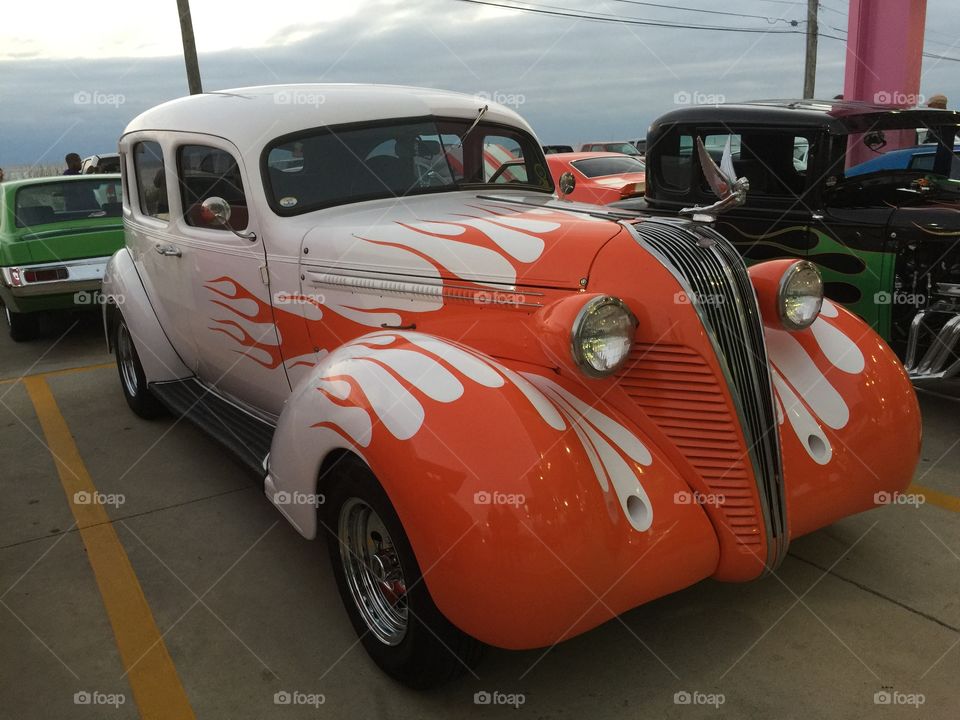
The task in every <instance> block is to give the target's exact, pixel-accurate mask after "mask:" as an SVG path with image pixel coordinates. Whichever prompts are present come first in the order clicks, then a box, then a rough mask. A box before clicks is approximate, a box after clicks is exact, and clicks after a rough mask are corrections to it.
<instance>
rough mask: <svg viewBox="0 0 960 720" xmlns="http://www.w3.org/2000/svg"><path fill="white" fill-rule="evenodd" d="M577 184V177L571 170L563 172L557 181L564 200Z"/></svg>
mask: <svg viewBox="0 0 960 720" xmlns="http://www.w3.org/2000/svg"><path fill="white" fill-rule="evenodd" d="M576 186H577V179H576V178H575V177H574V176H573V173H572V172H570V171H569V170H568V171H567V172H565V173H563V175H561V176H560V178H559V180H558V182H557V189H559V190H560V199H561V200H562V199H563V198H565V197H566V196H567V195H569V194H570V193H572V192H573V189H574V188H575V187H576Z"/></svg>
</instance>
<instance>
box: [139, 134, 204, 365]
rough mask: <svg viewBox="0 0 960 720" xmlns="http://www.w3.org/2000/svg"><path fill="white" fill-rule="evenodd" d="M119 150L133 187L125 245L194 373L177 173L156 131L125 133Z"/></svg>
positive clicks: (155, 307) (190, 298) (165, 327)
mask: <svg viewBox="0 0 960 720" xmlns="http://www.w3.org/2000/svg"><path fill="white" fill-rule="evenodd" d="M121 149H123V150H125V151H126V152H125V153H124V154H125V156H126V157H127V166H126V170H127V172H128V177H132V178H133V182H128V183H127V187H128V188H130V189H132V190H133V192H132V193H131V197H130V198H129V201H128V203H127V206H126V207H125V208H124V221H125V230H126V240H127V247H128V248H129V250H130V253H131V254H132V255H133V260H134V263H135V264H136V266H137V270H138V271H139V273H140V278H141V280H142V281H143V285H144V288H145V289H146V292H147V297H148V298H149V299H150V304H151V305H152V307H153V310H154V312H156V314H157V319H158V320H159V321H160V325H161V327H162V328H163V331H164V333H166V335H167V337H168V338H169V340H170V343H171V344H172V345H173V348H174V350H176V352H177V354H178V355H179V356H180V359H181V360H183V363H184V364H185V365H186V366H187V367H188V368H190V369H191V370H192V371H194V372H196V371H197V366H198V361H197V346H196V343H195V342H194V337H193V329H192V328H191V320H190V319H191V317H192V315H193V291H192V289H191V281H192V276H191V273H190V271H189V263H190V259H191V257H190V253H191V251H190V249H189V248H188V247H187V246H186V245H185V243H183V242H182V240H181V238H180V236H179V235H177V233H176V232H175V229H174V227H172V225H175V222H171V214H170V203H169V198H170V196H171V186H172V187H173V192H174V193H175V192H176V185H175V183H176V175H175V173H173V172H168V168H170V167H171V166H172V158H170V157H168V155H167V153H166V152H165V150H164V148H163V145H162V144H161V142H160V139H159V136H153V135H149V134H147V135H142V134H138V135H136V136H133V137H127V138H124V141H123V144H122V148H121Z"/></svg>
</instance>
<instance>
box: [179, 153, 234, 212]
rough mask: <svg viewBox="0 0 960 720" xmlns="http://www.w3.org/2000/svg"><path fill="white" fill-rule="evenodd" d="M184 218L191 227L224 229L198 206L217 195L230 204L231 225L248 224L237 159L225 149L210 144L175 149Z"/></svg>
mask: <svg viewBox="0 0 960 720" xmlns="http://www.w3.org/2000/svg"><path fill="white" fill-rule="evenodd" d="M177 165H178V167H179V171H180V194H181V197H182V200H183V212H184V220H186V222H187V224H188V225H193V226H194V227H203V228H211V229H214V230H227V228H225V227H223V226H222V225H219V224H216V223H214V222H213V221H212V219H211V218H208V217H206V215H205V214H204V212H203V211H202V207H201V205H202V204H203V201H204V200H206V199H207V198H212V197H219V198H222V199H223V200H226V201H227V202H228V203H229V204H230V221H229V222H230V227H232V228H233V229H234V230H243V229H244V228H245V227H247V199H246V196H245V195H244V192H243V180H242V179H241V177H240V168H239V166H238V165H237V161H236V160H235V159H234V157H233V155H231V154H230V153H229V152H227V151H226V150H221V149H220V148H215V147H210V146H209V145H184V146H182V147H181V148H180V149H179V151H178V152H177Z"/></svg>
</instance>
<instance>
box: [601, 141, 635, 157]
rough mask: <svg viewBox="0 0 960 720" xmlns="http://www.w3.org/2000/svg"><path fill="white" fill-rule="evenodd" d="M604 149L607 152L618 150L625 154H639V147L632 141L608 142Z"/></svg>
mask: <svg viewBox="0 0 960 720" xmlns="http://www.w3.org/2000/svg"><path fill="white" fill-rule="evenodd" d="M603 149H604V150H606V151H607V152H618V153H623V154H624V155H639V154H640V153H639V152H638V151H637V149H636V148H635V147H634V146H633V145H631V144H630V143H625V142H624V143H606V144H604V146H603Z"/></svg>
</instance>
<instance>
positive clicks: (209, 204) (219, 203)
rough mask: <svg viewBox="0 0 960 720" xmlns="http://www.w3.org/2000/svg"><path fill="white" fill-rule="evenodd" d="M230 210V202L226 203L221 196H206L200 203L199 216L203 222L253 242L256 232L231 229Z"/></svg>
mask: <svg viewBox="0 0 960 720" xmlns="http://www.w3.org/2000/svg"><path fill="white" fill-rule="evenodd" d="M231 212H232V210H231V208H230V203H228V202H227V201H226V200H224V199H223V198H222V197H217V196H216V195H214V196H211V197H208V198H207V199H206V200H204V201H203V202H202V203H200V217H201V219H202V220H203V221H204V222H205V223H208V224H210V225H217V226H219V227H222V228H224V229H226V230H229V231H230V232H232V233H233V234H234V235H236V236H237V237H238V238H241V239H242V240H249V241H250V242H255V241H256V239H257V234H256V233H255V232H250V231H246V232H239V231H237V230H234V229H233V227H232V226H231V225H230V214H231Z"/></svg>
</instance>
